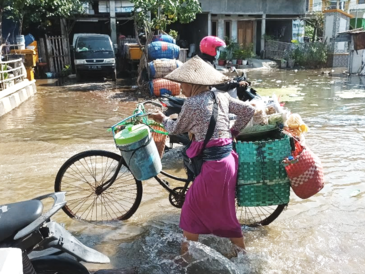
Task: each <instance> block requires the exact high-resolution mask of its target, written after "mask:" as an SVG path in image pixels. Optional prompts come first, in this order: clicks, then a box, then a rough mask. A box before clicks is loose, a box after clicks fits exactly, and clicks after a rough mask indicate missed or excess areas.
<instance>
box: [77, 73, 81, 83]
mask: <svg viewBox="0 0 365 274" xmlns="http://www.w3.org/2000/svg"><path fill="white" fill-rule="evenodd" d="M76 80H77V82H81V80H82V75H81V73H80V72H76Z"/></svg>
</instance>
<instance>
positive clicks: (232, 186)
mask: <svg viewBox="0 0 365 274" xmlns="http://www.w3.org/2000/svg"><path fill="white" fill-rule="evenodd" d="M231 142H232V140H231V139H218V140H212V141H209V143H208V144H207V146H206V147H207V148H208V147H212V146H224V145H227V144H229V143H231ZM202 146H203V142H193V143H192V144H191V146H190V147H189V149H188V150H187V152H186V153H187V155H188V157H190V158H192V157H194V156H196V155H198V154H199V153H200V151H201V149H202ZM237 171H238V156H237V154H236V153H235V152H234V151H232V153H231V154H230V155H229V156H228V157H226V158H224V159H222V160H219V161H207V162H205V163H203V166H202V170H201V173H200V174H199V175H198V176H197V177H196V179H195V180H194V183H193V184H192V186H191V187H190V188H189V190H188V192H187V195H186V199H185V203H184V205H183V208H182V212H181V218H180V227H181V228H182V229H183V230H185V231H187V232H190V233H195V234H214V235H217V236H220V237H227V238H240V237H242V231H241V226H240V224H239V222H238V220H237V217H236V209H235V191H236V182H237Z"/></svg>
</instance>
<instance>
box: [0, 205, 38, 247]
mask: <svg viewBox="0 0 365 274" xmlns="http://www.w3.org/2000/svg"><path fill="white" fill-rule="evenodd" d="M42 212H43V204H42V202H41V201H38V200H30V201H24V202H18V203H13V204H7V205H0V242H2V241H3V240H5V239H7V238H9V237H11V236H13V237H14V235H15V234H16V233H17V232H18V231H19V230H21V229H23V228H24V227H26V226H27V225H29V224H30V223H32V222H33V221H34V220H36V219H37V218H38V217H40V216H41V215H42Z"/></svg>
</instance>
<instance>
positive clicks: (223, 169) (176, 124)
mask: <svg viewBox="0 0 365 274" xmlns="http://www.w3.org/2000/svg"><path fill="white" fill-rule="evenodd" d="M165 78H166V79H169V80H172V81H175V82H179V83H182V93H183V94H184V95H185V96H186V97H188V98H187V100H186V101H185V103H184V105H183V107H182V110H181V113H180V114H179V118H178V119H177V120H176V121H174V120H172V119H169V118H168V117H166V116H165V115H164V114H163V113H162V112H157V113H153V114H151V115H150V116H149V118H151V119H153V120H155V121H156V122H159V123H162V124H163V125H164V127H165V129H166V130H167V131H168V132H169V134H179V133H184V132H189V135H190V136H192V142H191V144H190V146H189V148H188V149H187V150H186V155H187V156H188V157H189V158H191V159H192V160H194V161H193V162H195V159H197V156H198V158H199V157H200V158H202V159H203V164H202V166H201V170H200V173H199V174H198V171H196V170H195V173H196V174H194V175H195V179H194V183H193V184H192V186H191V187H190V189H189V190H188V192H187V195H186V200H185V202H184V205H183V208H182V213H181V218H180V227H181V228H182V229H183V233H184V236H185V237H186V239H187V240H190V241H198V238H199V234H214V235H216V236H220V237H226V238H230V240H231V242H232V243H233V244H234V245H236V246H237V247H239V248H241V249H242V250H244V249H245V244H244V239H243V234H242V231H241V226H240V224H239V222H238V220H237V217H236V212H235V189H236V181H237V172H238V156H237V154H236V153H235V152H234V151H233V150H232V138H233V137H235V136H236V135H237V134H238V133H239V131H240V130H241V129H242V128H244V127H245V126H246V125H247V123H248V122H249V121H250V119H251V118H252V116H253V114H254V112H255V109H254V108H253V107H252V106H251V105H249V104H247V103H244V102H242V101H239V100H237V99H234V98H232V97H230V96H229V95H228V93H225V92H219V91H217V90H215V91H211V90H210V89H209V87H210V86H215V85H219V84H223V83H225V82H227V81H229V78H228V77H226V76H224V75H223V74H221V73H220V72H218V71H217V70H215V69H214V68H213V67H212V66H210V65H208V64H207V63H206V62H204V61H203V60H202V59H201V58H200V57H198V56H195V57H193V58H192V59H190V60H189V61H188V62H186V63H185V64H184V65H183V66H181V67H180V68H178V69H176V70H174V71H173V72H172V73H170V74H168V75H167V76H166V77H165ZM228 113H233V114H235V115H237V119H236V122H235V124H234V125H233V127H232V128H231V129H230V122H229V117H228ZM187 248H188V245H187V243H185V242H184V243H183V244H182V253H185V252H186V251H187Z"/></svg>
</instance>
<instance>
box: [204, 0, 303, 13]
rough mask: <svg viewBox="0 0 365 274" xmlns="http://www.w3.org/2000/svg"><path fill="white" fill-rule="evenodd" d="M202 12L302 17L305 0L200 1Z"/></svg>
mask: <svg viewBox="0 0 365 274" xmlns="http://www.w3.org/2000/svg"><path fill="white" fill-rule="evenodd" d="M200 3H201V4H202V9H203V12H210V13H215V14H272V15H284V14H291V15H295V14H298V15H303V14H305V12H306V0H295V1H293V0H275V1H272V0H244V1H242V0H200Z"/></svg>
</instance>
